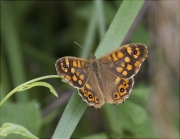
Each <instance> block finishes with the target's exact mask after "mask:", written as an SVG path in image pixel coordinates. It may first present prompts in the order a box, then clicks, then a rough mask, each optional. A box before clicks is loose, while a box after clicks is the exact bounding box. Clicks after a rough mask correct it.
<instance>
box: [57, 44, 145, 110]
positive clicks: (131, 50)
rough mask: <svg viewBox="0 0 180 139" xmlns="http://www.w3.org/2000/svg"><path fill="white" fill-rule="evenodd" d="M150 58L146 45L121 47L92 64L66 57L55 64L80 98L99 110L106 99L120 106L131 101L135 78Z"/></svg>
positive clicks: (93, 59) (91, 56)
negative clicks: (145, 61)
mask: <svg viewBox="0 0 180 139" xmlns="http://www.w3.org/2000/svg"><path fill="white" fill-rule="evenodd" d="M147 55H148V50H147V47H146V46H145V45H144V44H139V43H134V44H127V45H124V46H121V47H119V48H117V49H115V50H113V51H111V52H109V53H107V54H105V55H103V56H101V57H100V58H98V59H96V57H95V56H94V55H93V54H91V55H90V59H89V60H85V59H82V58H77V57H71V56H65V57H62V58H59V59H58V60H57V61H56V64H55V66H56V71H57V74H58V75H60V76H63V77H64V78H65V79H66V80H67V81H68V82H69V84H70V85H72V86H74V87H75V88H78V92H79V95H80V96H81V97H82V99H83V100H84V101H86V102H87V104H88V105H89V106H91V105H92V106H94V107H95V108H100V107H101V106H102V105H103V104H104V102H105V101H104V99H105V100H106V101H107V102H109V103H111V104H118V103H122V102H124V101H125V99H126V98H128V97H129V95H130V92H131V90H132V88H133V84H134V79H133V76H134V75H136V73H137V72H138V71H139V69H140V66H141V64H142V62H143V61H144V60H145V58H146V57H147Z"/></svg>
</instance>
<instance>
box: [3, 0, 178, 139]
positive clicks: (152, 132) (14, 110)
mask: <svg viewBox="0 0 180 139" xmlns="http://www.w3.org/2000/svg"><path fill="white" fill-rule="evenodd" d="M93 5H94V2H93V1H54V2H50V1H46V2H44V1H22V2H21V1H1V84H0V87H1V100H2V98H4V97H5V96H6V95H7V94H8V92H10V91H11V90H12V89H13V88H15V87H16V86H18V85H20V84H22V83H24V82H26V81H29V80H31V79H34V78H37V77H40V76H46V75H56V71H55V66H54V64H55V62H56V60H57V59H58V58H60V57H62V56H76V57H78V56H79V54H80V53H81V51H83V50H82V49H81V48H80V47H79V46H77V45H76V44H74V43H73V42H78V43H79V44H80V45H82V46H84V45H86V43H87V38H86V37H87V36H88V33H89V30H88V24H89V22H90V20H91V16H90V15H91V13H92V11H93ZM120 5H121V1H103V2H102V5H101V6H102V7H103V10H104V13H103V14H104V16H105V25H106V26H105V28H106V30H107V29H108V27H109V25H110V24H111V22H112V20H113V18H114V16H115V14H116V12H117V10H118V8H119V6H120ZM179 5H180V2H179V1H173V2H169V1H147V2H145V3H144V5H143V7H142V9H141V10H140V12H139V14H138V16H137V18H136V19H135V21H134V23H133V25H132V27H131V28H130V30H129V32H128V33H127V35H126V37H125V39H124V40H123V43H122V44H127V43H144V44H146V45H147V47H148V51H149V55H148V58H147V59H146V60H145V62H144V63H143V64H142V67H141V69H140V71H139V72H138V74H137V75H136V76H135V85H134V89H133V90H132V92H131V96H130V98H129V99H127V100H126V102H125V103H124V104H119V105H117V106H108V105H111V104H108V103H106V104H105V105H104V106H103V107H102V108H101V109H98V110H96V109H94V108H93V107H87V109H86V111H85V113H84V114H83V116H82V118H81V120H80V122H79V124H78V125H77V127H76V129H75V130H74V132H73V135H72V138H80V137H89V138H100V137H101V138H110V137H114V138H115V137H116V138H125V137H128V138H178V137H179V78H180V76H179V64H180V62H179V58H180V57H179V47H180V43H179V36H180V33H179V28H180V14H179V13H180V6H179ZM130 8H131V7H130ZM124 16H126V15H124ZM99 22H101V21H100V19H99ZM119 25H121V21H119ZM91 31H92V30H91ZM93 33H94V34H93V36H92V38H91V39H92V40H93V41H92V42H90V44H91V45H90V47H89V48H87V50H88V51H90V52H92V53H94V51H95V50H96V48H97V46H98V44H99V42H100V41H101V39H102V38H101V37H100V35H99V26H95V28H94V32H93ZM122 44H121V45H122ZM83 53H85V52H83ZM83 57H84V58H88V54H85V55H84V56H83ZM46 81H47V82H48V83H50V84H51V85H52V86H53V87H54V88H55V89H56V91H57V92H58V94H59V97H58V98H56V97H54V96H53V95H52V94H51V93H49V89H47V88H44V87H35V88H32V89H29V90H27V91H25V92H20V93H16V94H15V95H13V96H12V97H11V98H10V99H9V100H8V101H7V102H5V104H4V105H3V106H2V107H1V121H0V122H1V123H0V124H1V125H0V126H2V125H3V123H6V122H11V123H15V124H19V125H22V126H24V127H26V128H27V129H28V130H29V131H30V132H32V133H33V134H34V135H36V136H38V137H40V138H50V137H51V136H52V135H53V133H54V130H55V128H56V126H57V123H58V121H59V119H60V118H61V115H62V113H63V111H64V109H65V107H66V105H67V103H68V100H69V99H70V97H71V95H72V93H73V90H74V89H73V87H71V86H70V85H69V84H66V83H63V82H61V80H60V79H48V80H46ZM84 103H85V102H84ZM115 116H116V117H115ZM113 118H116V119H119V123H118V124H117V123H114V122H113ZM13 136H14V135H13ZM9 137H10V136H9ZM17 137H18V138H19V137H21V136H17Z"/></svg>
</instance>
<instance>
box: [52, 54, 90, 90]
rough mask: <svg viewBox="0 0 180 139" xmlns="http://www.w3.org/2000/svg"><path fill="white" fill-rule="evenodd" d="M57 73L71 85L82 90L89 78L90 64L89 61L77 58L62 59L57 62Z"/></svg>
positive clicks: (67, 57)
mask: <svg viewBox="0 0 180 139" xmlns="http://www.w3.org/2000/svg"><path fill="white" fill-rule="evenodd" d="M55 66H56V71H57V74H58V75H59V76H63V77H64V78H65V79H66V80H67V81H68V82H69V84H71V85H73V86H74V87H77V88H82V87H83V86H84V85H85V83H86V81H87V78H88V73H89V67H90V63H89V61H88V60H85V59H82V58H76V57H70V56H66V57H62V58H59V59H58V60H57V61H56V64H55Z"/></svg>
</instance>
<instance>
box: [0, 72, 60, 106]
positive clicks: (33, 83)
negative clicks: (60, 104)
mask: <svg viewBox="0 0 180 139" xmlns="http://www.w3.org/2000/svg"><path fill="white" fill-rule="evenodd" d="M47 78H62V77H60V76H58V75H49V76H43V77H39V78H36V79H33V80H30V81H28V82H25V83H23V84H21V85H19V86H17V87H16V88H14V89H13V90H12V91H11V92H9V93H8V94H7V95H6V97H5V98H4V99H3V100H2V101H1V102H0V107H1V106H2V105H3V103H4V102H5V101H6V100H7V99H8V98H9V97H11V96H12V95H13V94H14V93H16V92H19V91H24V90H27V89H30V88H32V87H34V86H45V87H48V88H49V89H50V91H51V92H52V93H53V94H54V95H55V96H56V97H58V94H57V93H56V91H55V90H54V88H53V87H52V86H51V85H50V84H48V83H46V82H36V81H39V80H42V79H47Z"/></svg>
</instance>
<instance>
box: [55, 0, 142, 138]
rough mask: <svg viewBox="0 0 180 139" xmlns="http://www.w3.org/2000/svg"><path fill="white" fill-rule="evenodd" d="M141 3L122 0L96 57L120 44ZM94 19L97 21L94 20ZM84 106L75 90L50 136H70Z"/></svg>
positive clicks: (111, 122)
mask: <svg viewBox="0 0 180 139" xmlns="http://www.w3.org/2000/svg"><path fill="white" fill-rule="evenodd" d="M143 3H144V1H143V0H141V1H123V2H122V5H121V7H120V8H119V10H118V12H117V14H116V16H115V18H114V20H113V22H112V23H111V25H110V27H109V29H108V31H107V33H106V35H105V37H104V38H103V40H102V42H101V43H100V45H99V47H98V49H97V51H96V53H95V55H96V56H97V57H100V56H102V55H104V54H105V53H107V52H109V51H110V50H113V49H115V48H117V47H118V46H120V44H121V42H122V40H123V38H124V37H125V35H126V33H127V32H128V30H129V28H130V27H131V25H132V23H133V21H134V19H135V18H136V16H137V14H138V12H139V10H140V9H141V7H142V5H143ZM97 7H98V6H97ZM96 10H97V9H92V13H93V14H92V18H91V20H90V24H89V26H90V27H92V30H94V29H95V26H94V25H96V26H97V24H96V22H98V20H97V19H98V18H96V16H97V15H96ZM94 13H95V14H94ZM98 15H99V14H98ZM93 16H94V18H93ZM95 19H96V20H97V21H94V20H95ZM91 23H94V24H93V26H92V25H91ZM102 23H103V22H101V24H102ZM91 33H92V32H91ZM91 35H92V34H91ZM92 41H93V40H91V42H92ZM89 42H90V41H89ZM85 49H86V48H85ZM86 107H87V104H86V103H85V102H83V101H82V99H81V98H80V96H78V94H77V91H75V92H74V94H73V95H72V97H71V99H70V101H69V103H68V105H67V107H66V109H65V111H64V113H63V115H62V117H61V120H60V121H59V123H58V125H57V128H56V130H55V132H54V135H53V137H52V138H53V139H58V138H70V137H71V135H72V133H73V131H74V129H75V128H76V126H77V124H78V122H79V120H80V118H81V116H82V114H83V113H84V111H85V109H86ZM116 124H117V119H116V118H113V119H112V120H110V122H109V126H110V128H112V129H114V130H116V129H118V127H119V126H116ZM118 131H119V130H116V131H115V132H116V133H117V134H118V135H119V133H118ZM121 132H122V131H120V133H121ZM116 137H117V136H116Z"/></svg>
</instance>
